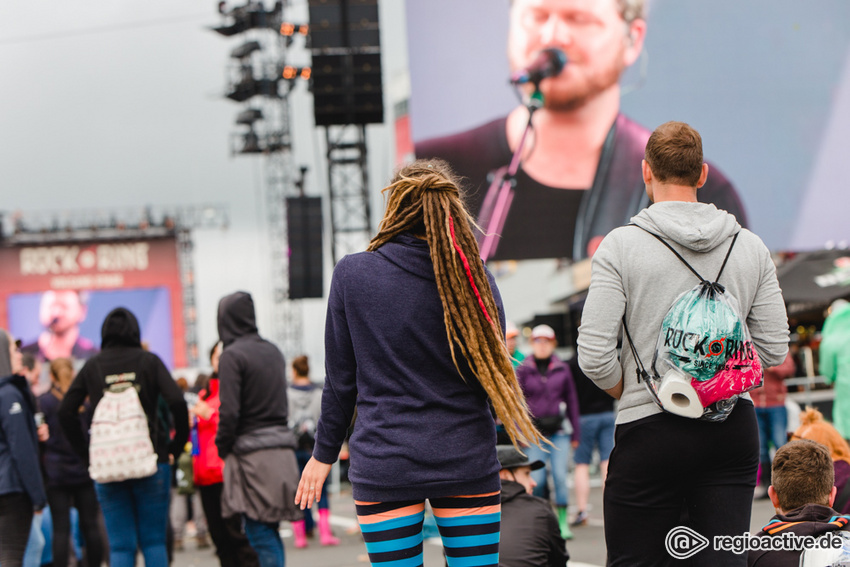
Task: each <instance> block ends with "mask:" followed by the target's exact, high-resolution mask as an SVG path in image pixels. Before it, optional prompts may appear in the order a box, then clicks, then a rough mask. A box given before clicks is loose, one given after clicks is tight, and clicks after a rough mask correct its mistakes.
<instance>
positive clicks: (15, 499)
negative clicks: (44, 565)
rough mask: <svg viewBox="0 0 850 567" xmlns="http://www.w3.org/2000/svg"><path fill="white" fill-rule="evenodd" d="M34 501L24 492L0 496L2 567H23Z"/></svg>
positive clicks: (0, 556)
mask: <svg viewBox="0 0 850 567" xmlns="http://www.w3.org/2000/svg"><path fill="white" fill-rule="evenodd" d="M32 515H33V510H32V501H31V500H30V497H29V496H27V495H26V494H24V493H22V492H13V493H12V494H3V495H0V565H2V566H3V567H21V565H23V564H24V552H25V551H26V549H27V541H28V540H29V538H30V527H31V526H32Z"/></svg>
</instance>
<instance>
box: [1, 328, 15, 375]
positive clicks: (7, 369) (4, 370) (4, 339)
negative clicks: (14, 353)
mask: <svg viewBox="0 0 850 567" xmlns="http://www.w3.org/2000/svg"><path fill="white" fill-rule="evenodd" d="M11 346H12V341H11V339H10V337H9V333H7V332H6V331H5V330H4V329H0V378H3V377H4V376H9V375H10V374H12V359H11V358H10V348H11Z"/></svg>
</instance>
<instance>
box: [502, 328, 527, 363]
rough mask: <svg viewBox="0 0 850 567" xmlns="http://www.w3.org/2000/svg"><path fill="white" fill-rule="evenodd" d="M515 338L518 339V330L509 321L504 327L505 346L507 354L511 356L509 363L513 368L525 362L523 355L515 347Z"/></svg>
mask: <svg viewBox="0 0 850 567" xmlns="http://www.w3.org/2000/svg"><path fill="white" fill-rule="evenodd" d="M517 337H519V329H517V326H516V325H514V324H513V323H512V322H511V321H508V323H507V325H506V326H505V344H507V345H508V354H510V355H511V363H512V364H513V365H514V368H516V367H517V366H519V365H520V364H522V361H523V360H525V355H524V354H523V353H522V351H520V350H519V349H518V348H517V346H516V342H517Z"/></svg>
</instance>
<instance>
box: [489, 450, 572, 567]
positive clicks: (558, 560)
mask: <svg viewBox="0 0 850 567" xmlns="http://www.w3.org/2000/svg"><path fill="white" fill-rule="evenodd" d="M496 454H497V456H498V457H499V465H501V467H502V469H501V470H500V471H499V478H501V479H502V536H501V541H500V542H499V566H500V567H542V566H547V567H555V566H558V567H563V566H564V565H566V564H567V561H568V560H569V559H570V554H569V553H567V545H566V542H565V541H564V538H562V537H561V529H560V527H559V525H558V519H557V518H556V517H555V513H554V512H552V507H551V506H550V505H549V503H548V502H546V501H545V500H543V499H542V498H537V497H536V496H532V491H533V490H534V487H535V486H537V483H536V482H534V478H533V477H532V476H531V473H532V471H536V470H540V469H542V468H543V467H545V466H546V465H545V464H544V463H543V461H540V460H531V459H529V458H528V457H527V456H525V455H523V454H522V453H520V452H519V451H518V450H517V449H516V448H515V447H514V446H513V445H499V446H498V447H496Z"/></svg>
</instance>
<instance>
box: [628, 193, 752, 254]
mask: <svg viewBox="0 0 850 567" xmlns="http://www.w3.org/2000/svg"><path fill="white" fill-rule="evenodd" d="M632 222H633V223H634V224H636V225H638V226H639V227H641V228H643V229H646V230H648V231H650V232H654V233H655V234H658V235H660V236H666V237H667V238H669V239H670V240H673V241H674V242H678V243H679V244H681V245H682V246H684V247H686V248H689V249H690V250H693V251H695V252H707V251H709V250H713V249H714V248H716V247H717V246H718V245H720V244H721V243H723V242H725V241H726V240H727V239H728V238H729V237H730V236H732V235H733V234H735V233H736V232H738V231H739V230H741V225H739V224H738V221H737V220H735V217H734V216H733V215H730V214H729V213H727V212H726V211H722V210H720V209H718V208H717V207H715V206H714V205H711V204H707V203H686V202H684V201H665V202H663V203H656V204H654V205H652V206H650V207H648V208H646V209H643V210H642V211H641V212H639V213H638V214H636V215H635V216H633V217H632Z"/></svg>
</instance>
